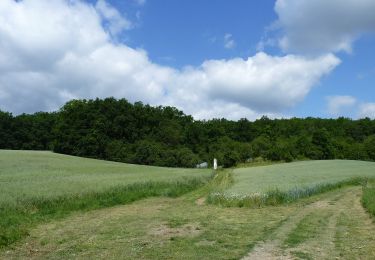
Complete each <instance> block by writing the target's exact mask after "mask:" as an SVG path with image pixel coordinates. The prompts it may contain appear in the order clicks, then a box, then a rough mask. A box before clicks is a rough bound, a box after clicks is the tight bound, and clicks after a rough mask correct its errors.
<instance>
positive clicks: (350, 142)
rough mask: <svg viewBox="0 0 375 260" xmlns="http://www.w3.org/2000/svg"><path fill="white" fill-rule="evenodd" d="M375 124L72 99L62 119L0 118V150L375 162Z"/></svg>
mask: <svg viewBox="0 0 375 260" xmlns="http://www.w3.org/2000/svg"><path fill="white" fill-rule="evenodd" d="M374 147H375V120H371V119H369V118H365V119H360V120H352V119H349V118H338V119H321V118H304V119H300V118H291V119H274V120H271V119H269V118H267V117H262V118H261V119H259V120H256V121H254V122H251V121H249V120H247V119H241V120H238V121H231V120H226V119H212V120H208V121H206V120H201V121H200V120H194V119H193V117H192V116H189V115H185V114H184V113H183V112H182V111H179V110H178V109H176V108H174V107H162V106H157V107H153V106H150V105H145V104H143V103H141V102H136V103H134V104H132V103H130V102H128V101H127V100H125V99H119V100H117V99H114V98H106V99H95V100H72V101H69V102H67V103H66V104H65V105H64V106H63V107H62V108H61V109H60V110H59V111H57V112H51V113H47V112H39V113H35V114H22V115H17V116H13V115H12V114H10V113H8V112H3V111H0V149H26V150H53V151H55V152H58V153H64V154H70V155H77V156H83V157H90V158H98V159H105V160H113V161H119V162H127V163H137V164H147V165H157V166H169V167H194V166H195V165H196V164H198V163H200V162H203V161H207V162H209V163H211V162H212V160H213V158H218V161H219V164H221V165H223V166H225V167H231V166H233V165H235V164H237V163H240V162H245V161H248V160H252V159H254V158H257V157H262V158H264V159H268V160H277V161H279V160H284V161H292V160H296V159H354V160H372V161H375V148H374Z"/></svg>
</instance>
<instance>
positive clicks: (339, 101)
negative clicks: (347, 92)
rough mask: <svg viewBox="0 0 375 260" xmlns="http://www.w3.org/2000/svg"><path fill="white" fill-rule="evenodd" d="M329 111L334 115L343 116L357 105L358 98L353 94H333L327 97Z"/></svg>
mask: <svg viewBox="0 0 375 260" xmlns="http://www.w3.org/2000/svg"><path fill="white" fill-rule="evenodd" d="M327 102H328V104H327V106H328V113H329V114H331V115H334V116H343V115H345V114H347V113H348V112H349V113H350V110H351V109H352V108H353V107H354V106H355V105H356V103H357V100H356V99H355V98H354V97H352V96H331V97H327Z"/></svg>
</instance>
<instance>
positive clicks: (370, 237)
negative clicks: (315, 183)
mask: <svg viewBox="0 0 375 260" xmlns="http://www.w3.org/2000/svg"><path fill="white" fill-rule="evenodd" d="M360 195H361V190H360V188H358V187H356V188H350V189H344V190H343V191H342V192H341V193H333V194H331V195H330V196H329V197H327V198H325V199H324V200H320V201H317V202H314V203H312V204H309V205H307V206H305V207H302V208H301V209H300V210H299V211H296V213H295V214H293V215H291V216H290V217H289V218H288V219H287V220H286V221H285V222H284V223H283V225H281V226H280V227H279V228H278V229H276V230H275V232H274V233H272V234H271V235H270V236H269V237H268V238H267V239H265V241H262V242H259V243H258V244H257V245H256V246H255V247H254V248H253V250H251V252H249V254H248V255H247V256H245V257H244V258H243V259H244V260H245V259H246V260H247V259H254V260H256V259H335V258H336V259H342V258H345V259H375V251H374V250H371V249H374V248H375V238H374V234H375V225H374V223H373V222H372V219H371V218H370V217H369V215H368V213H367V212H365V210H364V209H363V208H362V205H361V204H360ZM366 249H368V250H366ZM369 252H372V253H371V254H372V255H368V253H369Z"/></svg>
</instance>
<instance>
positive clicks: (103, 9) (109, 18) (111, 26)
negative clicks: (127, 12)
mask: <svg viewBox="0 0 375 260" xmlns="http://www.w3.org/2000/svg"><path fill="white" fill-rule="evenodd" d="M95 8H96V10H97V11H98V13H99V14H100V15H101V16H102V18H103V19H102V20H104V21H106V22H107V23H106V24H105V26H106V27H108V30H109V32H110V33H111V35H112V36H116V35H117V34H119V33H121V32H122V31H123V30H127V29H131V28H132V26H133V25H132V23H131V22H130V21H129V20H127V19H126V18H125V17H124V16H123V15H121V14H120V13H119V11H118V10H117V9H116V8H114V7H112V6H111V5H110V4H108V3H107V2H106V1H105V0H98V1H97V3H96V5H95Z"/></svg>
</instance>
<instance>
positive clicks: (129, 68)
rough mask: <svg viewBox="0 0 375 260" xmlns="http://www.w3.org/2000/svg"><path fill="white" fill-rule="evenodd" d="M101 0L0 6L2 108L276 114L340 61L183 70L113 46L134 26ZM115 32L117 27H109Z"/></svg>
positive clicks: (219, 64) (216, 63)
mask: <svg viewBox="0 0 375 260" xmlns="http://www.w3.org/2000/svg"><path fill="white" fill-rule="evenodd" d="M122 19H125V18H123V17H122V16H121V14H120V13H119V12H117V11H115V10H114V8H113V7H111V6H110V5H108V3H106V2H105V1H103V0H99V1H98V2H97V4H96V5H91V4H88V3H86V2H82V1H79V0H23V1H14V0H1V1H0V109H3V110H7V111H10V112H13V113H16V114H18V113H22V112H28V113H30V112H35V111H41V110H43V111H45V110H55V109H57V108H58V107H60V106H61V105H62V104H63V103H64V102H66V101H68V100H70V99H72V98H96V97H101V98H103V97H108V96H114V97H117V98H127V99H128V100H130V101H139V100H140V101H143V102H146V103H150V104H154V105H173V106H176V107H178V108H180V109H182V110H184V111H185V112H186V113H189V114H193V115H194V116H195V117H197V118H211V117H227V118H233V119H237V118H241V117H247V118H250V119H254V118H257V117H259V116H261V115H263V114H266V115H269V116H271V117H272V116H278V115H280V114H281V113H282V111H283V110H284V109H287V108H289V107H291V106H293V105H295V104H296V103H298V102H300V101H301V100H302V99H303V98H304V97H305V96H306V95H307V94H308V93H309V91H310V90H311V88H312V87H313V86H314V85H315V84H316V83H318V82H319V80H320V79H321V77H323V76H324V75H327V74H328V73H330V71H331V70H332V69H334V68H335V67H336V66H337V65H338V64H339V63H340V60H339V59H338V58H336V57H335V56H334V55H332V54H327V55H322V56H319V57H315V58H306V57H303V56H296V55H286V56H280V57H277V56H270V55H267V54H265V53H263V52H260V53H258V54H256V55H255V56H253V57H249V58H247V59H242V58H237V59H230V60H209V61H205V62H203V63H202V65H201V66H198V67H185V68H183V69H181V70H177V69H174V68H171V67H167V66H161V65H158V64H156V63H154V62H152V61H151V60H150V59H149V57H148V55H147V53H146V51H145V50H142V49H134V48H130V47H129V46H127V45H125V44H121V43H118V42H116V41H113V34H116V33H119V31H121V30H124V29H128V28H129V27H128V26H129V25H126V23H125V22H124V21H126V20H122ZM111 28H112V29H111Z"/></svg>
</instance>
